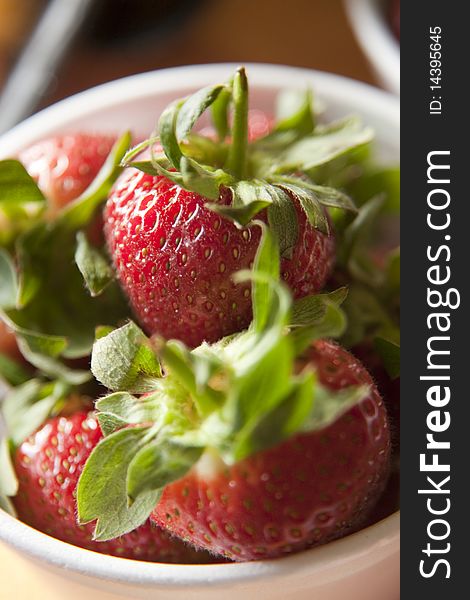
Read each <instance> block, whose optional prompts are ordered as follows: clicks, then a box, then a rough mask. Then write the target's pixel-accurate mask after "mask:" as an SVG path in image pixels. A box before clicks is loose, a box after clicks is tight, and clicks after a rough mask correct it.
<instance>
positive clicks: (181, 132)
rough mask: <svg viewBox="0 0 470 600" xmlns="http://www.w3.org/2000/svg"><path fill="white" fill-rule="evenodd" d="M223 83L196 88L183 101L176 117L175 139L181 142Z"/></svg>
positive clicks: (219, 90)
mask: <svg viewBox="0 0 470 600" xmlns="http://www.w3.org/2000/svg"><path fill="white" fill-rule="evenodd" d="M222 90H227V88H226V86H225V85H222V84H220V85H212V86H208V87H205V88H202V89H200V90H198V91H197V92H196V93H194V94H193V95H192V96H190V97H189V98H188V99H187V100H185V101H184V103H183V105H182V106H181V108H180V110H179V111H178V114H177V117H176V139H177V140H178V142H181V141H182V140H183V139H184V138H185V137H186V136H187V135H188V133H189V132H190V131H191V129H192V128H193V126H194V124H195V123H196V121H197V120H198V119H199V117H200V116H201V115H202V113H203V112H205V111H206V109H207V108H209V106H211V105H212V104H213V103H214V102H215V101H216V100H217V98H218V96H219V94H220V92H222Z"/></svg>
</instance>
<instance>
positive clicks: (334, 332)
mask: <svg viewBox="0 0 470 600" xmlns="http://www.w3.org/2000/svg"><path fill="white" fill-rule="evenodd" d="M346 326H347V319H346V316H345V313H344V311H343V310H341V309H340V308H339V306H337V305H335V304H334V303H326V304H325V307H324V311H323V314H322V316H321V317H318V319H317V320H316V321H315V320H313V319H312V321H311V322H310V324H305V325H303V326H301V327H295V328H294V329H293V330H292V333H291V337H292V340H293V343H294V345H295V349H296V352H297V353H298V352H302V351H303V350H306V349H307V348H308V347H309V346H310V345H311V344H312V342H313V341H314V340H319V339H322V338H339V337H341V336H342V335H343V334H344V332H345V330H346Z"/></svg>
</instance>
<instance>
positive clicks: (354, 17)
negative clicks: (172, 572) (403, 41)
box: [344, 0, 400, 94]
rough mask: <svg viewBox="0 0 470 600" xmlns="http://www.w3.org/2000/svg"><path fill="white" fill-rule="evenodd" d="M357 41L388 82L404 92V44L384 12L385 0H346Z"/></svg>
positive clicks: (347, 10)
mask: <svg viewBox="0 0 470 600" xmlns="http://www.w3.org/2000/svg"><path fill="white" fill-rule="evenodd" d="M344 4H345V7H346V12H347V13H348V16H349V20H350V22H351V24H352V27H353V30H354V33H355V34H356V38H357V41H358V42H359V45H360V46H361V48H362V50H363V52H364V54H365V55H366V56H367V58H368V59H369V61H370V63H371V64H372V65H373V67H374V69H375V70H376V72H377V74H378V75H379V77H380V78H381V79H382V81H383V83H384V85H385V86H386V87H387V89H389V90H390V91H392V92H393V93H395V94H399V93H400V44H399V42H398V40H397V39H396V38H395V36H394V35H393V32H392V29H391V27H390V25H389V23H388V21H387V18H386V15H385V14H384V8H385V2H384V1H383V0H344Z"/></svg>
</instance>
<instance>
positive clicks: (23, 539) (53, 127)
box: [0, 63, 400, 588]
mask: <svg viewBox="0 0 470 600" xmlns="http://www.w3.org/2000/svg"><path fill="white" fill-rule="evenodd" d="M245 64H246V67H247V69H248V70H249V73H250V77H252V78H253V81H254V85H255V86H256V87H259V88H266V89H272V88H276V87H280V86H279V83H276V81H277V82H279V80H280V79H282V87H299V83H300V82H303V83H306V82H307V83H309V84H312V86H313V87H314V89H318V90H319V91H320V95H321V96H322V97H323V96H325V97H329V96H330V97H333V98H343V97H346V98H347V101H346V104H347V107H348V110H358V111H360V112H364V106H365V105H367V107H368V108H367V112H368V113H369V114H370V113H371V112H372V113H373V114H374V116H375V117H376V118H377V119H378V120H382V121H383V122H386V123H388V125H389V126H390V128H391V129H392V130H393V131H395V132H396V131H397V130H398V128H399V105H398V99H397V98H396V97H394V96H392V95H390V94H387V93H385V92H383V91H381V90H378V89H377V88H374V87H372V86H369V85H367V84H364V83H362V82H359V81H355V80H352V79H348V78H346V77H342V76H339V75H335V74H331V73H325V72H321V71H315V70H312V69H304V68H298V67H290V66H285V65H274V64H262V63H245ZM237 66H238V65H237V64H234V63H214V64H208V65H190V66H183V67H174V68H169V69H161V70H158V71H151V72H147V73H141V74H138V75H132V76H130V77H124V78H121V79H118V80H115V81H111V82H108V83H105V84H101V85H99V86H96V87H93V88H90V89H89V90H85V91H83V92H80V93H79V94H76V95H74V96H71V97H69V98H66V99H64V100H61V101H60V102H58V103H56V104H54V105H52V106H50V107H48V108H46V109H44V110H42V111H41V112H39V113H37V114H35V115H33V116H32V117H30V118H28V119H27V120H26V121H24V122H22V123H20V124H19V125H17V126H16V127H14V128H13V129H11V130H10V131H9V132H7V133H5V134H4V135H3V136H1V137H0V157H1V156H8V155H12V153H16V152H18V151H19V150H20V149H22V148H23V147H24V146H25V145H26V144H30V143H32V142H33V141H35V140H36V139H39V138H40V137H42V136H46V135H49V134H51V133H53V132H56V131H58V130H60V129H61V128H64V127H66V125H67V122H68V121H70V120H71V115H73V118H76V116H77V115H80V116H81V117H86V116H87V115H88V116H90V115H91V114H93V113H94V112H96V111H99V110H103V109H104V108H106V107H112V106H116V105H119V104H122V103H124V102H127V101H130V100H136V101H137V100H143V99H145V98H148V97H151V96H154V95H155V94H158V93H162V92H164V93H172V92H175V93H177V92H178V90H181V88H182V87H183V88H190V87H194V88H197V87H200V86H201V85H205V84H207V83H211V82H213V81H218V80H223V79H225V78H226V77H227V74H228V73H230V71H231V70H233V69H234V68H236V67H237ZM366 98H367V99H366ZM351 106H352V108H351ZM399 518H400V516H399V511H397V512H395V513H393V514H392V515H390V516H388V517H386V518H385V519H383V520H382V521H379V522H377V523H375V524H374V525H371V526H369V527H367V528H365V529H362V530H360V531H358V532H356V533H353V534H351V535H349V536H346V537H344V538H342V539H339V540H336V541H334V542H330V543H328V544H326V545H324V546H319V547H316V548H312V549H310V550H305V551H303V552H299V553H297V554H294V555H290V556H286V557H283V558H279V559H275V560H264V561H254V562H245V563H222V564H210V565H173V564H166V563H148V562H144V561H133V560H128V559H123V558H118V557H114V556H108V555H104V554H98V553H96V552H92V551H89V550H85V549H83V548H78V547H76V546H73V545H71V544H67V543H65V542H62V541H60V540H57V539H55V538H52V537H50V536H48V535H46V534H44V533H42V532H40V531H37V530H35V529H33V528H32V527H29V526H28V525H26V524H24V523H22V522H20V521H18V520H17V519H15V518H14V517H11V516H10V515H8V514H6V513H5V512H3V511H2V510H1V509H0V540H1V541H4V542H6V543H8V544H9V545H11V546H12V547H14V548H16V549H17V550H19V551H21V552H24V553H25V554H27V555H29V556H30V557H32V558H34V559H36V560H40V561H42V562H46V563H48V564H49V565H51V566H53V567H59V568H66V569H68V570H70V571H73V572H75V573H79V574H82V575H85V576H91V577H95V578H98V579H101V580H109V581H114V582H120V583H127V584H137V585H139V584H140V585H144V586H145V585H149V584H150V585H153V586H168V585H171V586H174V587H175V586H176V587H179V588H183V587H188V586H196V587H202V586H205V585H207V584H208V583H210V584H211V585H224V584H227V583H231V584H233V583H234V582H236V581H239V582H247V581H249V580H253V579H259V578H264V577H266V576H268V577H269V576H274V575H289V576H292V575H295V574H296V573H301V572H306V571H308V572H309V573H310V574H311V573H313V572H314V573H317V574H318V573H320V572H322V571H323V570H326V571H328V568H327V567H329V568H330V570H331V566H332V565H337V566H338V568H337V569H334V570H336V572H337V573H339V574H340V573H341V565H344V564H345V563H346V562H349V561H350V560H351V559H352V558H353V557H359V556H361V555H363V554H365V553H366V554H369V555H370V557H371V560H372V562H379V561H380V560H381V559H383V557H384V556H388V555H391V554H393V553H396V552H397V551H398V540H399ZM339 574H338V575H337V576H338V577H339V576H340V575H339ZM331 576H332V577H333V576H334V575H331Z"/></svg>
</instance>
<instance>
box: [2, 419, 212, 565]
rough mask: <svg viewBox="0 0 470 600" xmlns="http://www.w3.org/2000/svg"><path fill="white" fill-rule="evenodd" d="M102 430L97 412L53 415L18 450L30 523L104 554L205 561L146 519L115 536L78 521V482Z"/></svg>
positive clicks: (23, 510) (23, 515)
mask: <svg viewBox="0 0 470 600" xmlns="http://www.w3.org/2000/svg"><path fill="white" fill-rule="evenodd" d="M101 437H102V434H101V430H100V428H99V425H98V422H97V420H96V418H95V416H94V415H93V413H87V412H84V411H83V410H82V411H80V412H76V413H74V414H72V415H71V416H61V417H54V418H51V419H49V420H47V421H46V422H45V423H44V424H43V426H41V427H40V428H39V429H38V430H37V431H36V433H34V434H33V435H31V436H30V437H29V438H28V439H27V440H26V441H24V442H23V443H22V444H21V445H20V446H19V448H18V449H17V450H16V453H15V456H14V466H15V470H16V473H17V476H18V480H19V490H18V494H17V496H16V497H15V498H14V505H15V507H16V510H17V512H18V516H19V517H20V519H21V520H23V521H24V522H25V523H27V524H28V525H31V526H32V527H34V528H35V529H38V530H39V531H43V532H44V533H47V534H49V535H51V536H53V537H56V538H58V539H60V540H63V541H66V542H68V543H70V544H74V545H75V546H80V547H82V548H87V549H88V550H94V551H95V552H101V553H104V554H111V555H114V556H121V557H125V558H132V559H138V560H149V561H162V562H202V560H203V559H204V555H203V554H198V553H196V552H194V551H193V550H192V549H190V548H188V547H187V546H186V545H184V544H183V543H182V542H180V541H178V540H175V539H173V538H171V537H170V536H169V535H168V534H167V533H165V532H163V531H162V530H161V529H159V528H158V527H156V526H155V525H152V524H151V523H150V522H146V523H144V524H143V525H141V526H140V527H139V528H137V529H136V530H135V531H132V532H131V533H128V534H126V535H124V536H122V537H121V538H118V539H115V540H113V541H109V542H103V543H100V542H96V541H93V527H92V526H91V525H86V526H80V525H78V523H77V521H76V501H75V487H76V485H77V481H78V478H79V475H80V473H81V471H82V469H83V466H84V464H85V462H86V459H87V458H88V456H89V454H90V452H91V451H92V449H93V448H94V446H96V444H97V443H98V442H99V440H100V439H101Z"/></svg>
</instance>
